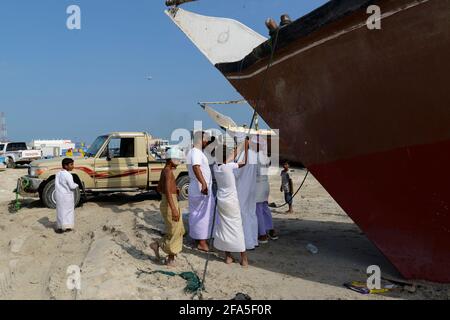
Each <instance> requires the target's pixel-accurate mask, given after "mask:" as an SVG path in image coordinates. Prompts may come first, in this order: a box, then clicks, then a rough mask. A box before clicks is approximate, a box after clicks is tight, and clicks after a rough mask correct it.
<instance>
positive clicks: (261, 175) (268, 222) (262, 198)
mask: <svg viewBox="0 0 450 320" xmlns="http://www.w3.org/2000/svg"><path fill="white" fill-rule="evenodd" d="M252 140H253V142H254V143H255V144H257V146H258V171H257V175H256V217H257V218H258V234H259V238H258V241H259V243H262V244H265V243H268V241H269V238H270V239H272V240H278V235H277V234H276V232H275V229H274V227H273V220H272V212H271V211H270V208H269V194H270V184H269V166H270V158H269V156H268V153H267V141H266V140H265V139H264V138H263V137H261V136H258V137H256V136H255V137H254V138H253V139H252Z"/></svg>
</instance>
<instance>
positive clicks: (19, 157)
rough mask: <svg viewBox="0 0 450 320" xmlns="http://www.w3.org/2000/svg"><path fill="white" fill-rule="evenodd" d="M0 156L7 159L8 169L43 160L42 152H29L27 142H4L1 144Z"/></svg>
mask: <svg viewBox="0 0 450 320" xmlns="http://www.w3.org/2000/svg"><path fill="white" fill-rule="evenodd" d="M0 156H1V157H4V158H5V159H6V166H7V167H8V168H15V167H16V166H17V165H24V164H30V163H31V162H33V161H35V160H39V159H41V158H42V152H41V151H40V150H29V149H28V147H27V144H26V143H25V142H2V143H0Z"/></svg>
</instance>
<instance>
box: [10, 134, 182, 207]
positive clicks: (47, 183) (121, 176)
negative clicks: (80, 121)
mask: <svg viewBox="0 0 450 320" xmlns="http://www.w3.org/2000/svg"><path fill="white" fill-rule="evenodd" d="M150 141H151V136H150V135H148V134H147V133H145V132H114V133H110V134H105V135H101V136H99V137H98V138H97V139H96V140H95V141H94V143H93V144H92V145H91V146H90V148H89V149H88V150H87V152H86V154H85V156H84V157H80V158H74V160H75V168H74V170H73V171H72V175H73V177H74V181H75V183H77V184H78V185H79V186H80V188H79V189H78V190H77V191H76V192H75V204H76V205H78V204H79V202H80V198H81V193H85V194H97V193H114V192H142V191H145V190H156V188H157V186H158V181H159V178H160V174H161V171H162V170H163V168H164V166H165V160H163V159H156V158H154V156H152V155H151V153H150ZM61 161H62V158H57V159H52V160H39V161H34V162H33V163H32V164H31V166H30V168H29V170H28V175H27V176H25V177H22V178H20V179H19V183H18V186H19V188H20V190H19V191H20V192H21V193H39V197H40V199H41V200H42V202H43V203H44V205H45V206H47V207H48V208H55V207H56V202H55V195H54V193H55V175H56V173H58V172H59V171H60V170H61ZM174 174H175V178H176V179H177V185H178V187H179V189H180V194H179V199H180V200H187V197H188V194H187V193H188V189H189V176H188V170H187V167H186V165H185V164H180V165H179V166H178V168H177V170H176V171H175V172H174Z"/></svg>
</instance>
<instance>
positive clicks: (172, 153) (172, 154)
mask: <svg viewBox="0 0 450 320" xmlns="http://www.w3.org/2000/svg"><path fill="white" fill-rule="evenodd" d="M166 158H167V159H173V160H181V159H183V158H184V153H183V151H181V150H180V149H178V148H176V147H175V148H170V149H169V150H168V151H167V154H166Z"/></svg>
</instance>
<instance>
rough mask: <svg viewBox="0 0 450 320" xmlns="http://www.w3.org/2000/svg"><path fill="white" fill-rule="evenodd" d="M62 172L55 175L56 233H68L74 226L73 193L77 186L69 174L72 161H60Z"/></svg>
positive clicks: (67, 159)
mask: <svg viewBox="0 0 450 320" xmlns="http://www.w3.org/2000/svg"><path fill="white" fill-rule="evenodd" d="M62 167H63V170H61V171H60V172H58V173H57V174H56V178H55V198H56V199H55V200H56V233H63V232H70V231H72V230H73V228H74V226H75V197H74V191H75V190H76V189H77V188H78V184H76V183H75V182H74V181H73V176H72V175H71V174H70V172H71V171H72V170H73V167H74V161H73V160H72V159H69V158H66V159H64V160H63V161H62Z"/></svg>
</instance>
